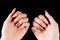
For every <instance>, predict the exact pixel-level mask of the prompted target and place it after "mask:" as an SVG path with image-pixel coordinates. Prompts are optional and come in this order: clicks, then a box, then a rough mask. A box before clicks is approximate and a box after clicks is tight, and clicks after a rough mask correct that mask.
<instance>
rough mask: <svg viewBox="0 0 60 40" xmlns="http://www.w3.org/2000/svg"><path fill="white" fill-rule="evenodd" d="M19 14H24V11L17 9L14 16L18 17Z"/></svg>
mask: <svg viewBox="0 0 60 40" xmlns="http://www.w3.org/2000/svg"><path fill="white" fill-rule="evenodd" d="M19 14H22V12H20V11H17V12H16V13H15V14H14V15H13V18H14V17H17V16H18V15H19Z"/></svg>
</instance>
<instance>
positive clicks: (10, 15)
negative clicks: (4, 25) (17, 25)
mask: <svg viewBox="0 0 60 40" xmlns="http://www.w3.org/2000/svg"><path fill="white" fill-rule="evenodd" d="M15 11H16V8H14V9H13V10H12V12H11V13H10V14H9V16H8V17H7V19H6V20H8V22H11V21H12V15H14V14H15Z"/></svg>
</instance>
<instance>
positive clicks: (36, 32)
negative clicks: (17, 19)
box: [32, 27, 41, 38]
mask: <svg viewBox="0 0 60 40" xmlns="http://www.w3.org/2000/svg"><path fill="white" fill-rule="evenodd" d="M32 32H33V33H34V35H35V36H36V38H38V37H39V34H40V33H41V32H40V31H39V30H38V29H37V28H36V27H32Z"/></svg>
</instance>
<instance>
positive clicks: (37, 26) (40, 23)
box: [32, 11, 59, 40]
mask: <svg viewBox="0 0 60 40" xmlns="http://www.w3.org/2000/svg"><path fill="white" fill-rule="evenodd" d="M45 16H46V17H47V19H48V20H49V22H50V24H49V22H48V20H47V19H46V18H45V17H44V16H43V15H39V16H38V17H36V18H35V19H34V22H33V27H32V31H33V33H34V35H35V36H36V38H37V39H38V40H59V29H58V23H57V22H56V21H55V20H54V19H53V17H52V16H51V15H49V14H48V12H47V11H45Z"/></svg>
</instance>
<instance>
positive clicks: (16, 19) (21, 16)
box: [14, 14, 27, 23]
mask: <svg viewBox="0 0 60 40" xmlns="http://www.w3.org/2000/svg"><path fill="white" fill-rule="evenodd" d="M26 16H27V15H26V14H21V15H18V17H16V18H15V20H14V23H17V22H18V21H19V20H20V19H22V18H26Z"/></svg>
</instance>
